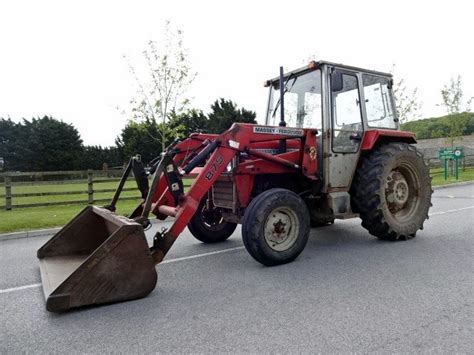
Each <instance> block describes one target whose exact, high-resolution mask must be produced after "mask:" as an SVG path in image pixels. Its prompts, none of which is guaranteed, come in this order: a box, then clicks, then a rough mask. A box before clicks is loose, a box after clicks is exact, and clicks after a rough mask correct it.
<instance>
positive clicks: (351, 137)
mask: <svg viewBox="0 0 474 355" xmlns="http://www.w3.org/2000/svg"><path fill="white" fill-rule="evenodd" d="M360 79H361V78H360V75H359V73H357V72H353V71H349V70H340V69H336V68H333V69H332V70H330V74H329V80H328V83H329V93H330V100H329V101H330V124H331V127H332V129H331V132H330V135H331V137H330V144H329V146H330V152H329V154H328V157H329V159H328V160H329V167H328V168H329V169H328V170H327V172H328V183H327V189H328V191H347V190H348V189H349V188H350V185H351V182H352V178H353V175H354V172H355V169H356V167H357V162H358V160H359V155H360V144H361V140H362V136H363V133H364V125H363V121H362V117H363V112H362V110H363V107H362V105H361V97H362V95H361V88H360Z"/></svg>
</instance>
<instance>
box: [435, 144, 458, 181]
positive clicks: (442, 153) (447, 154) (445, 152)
mask: <svg viewBox="0 0 474 355" xmlns="http://www.w3.org/2000/svg"><path fill="white" fill-rule="evenodd" d="M438 157H439V159H440V160H444V180H448V160H454V163H455V174H456V175H455V176H456V180H458V178H459V160H460V159H462V158H464V149H463V147H451V148H442V149H440V150H439V151H438Z"/></svg>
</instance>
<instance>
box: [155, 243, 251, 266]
mask: <svg viewBox="0 0 474 355" xmlns="http://www.w3.org/2000/svg"><path fill="white" fill-rule="evenodd" d="M244 248H245V247H243V246H242V247H234V248H228V249H223V250H216V251H210V252H209V253H202V254H196V255H190V256H183V257H181V258H175V259H169V260H164V261H162V262H161V263H160V264H158V265H163V264H169V263H174V262H177V261H183V260H189V259H196V258H202V257H204V256H210V255H216V254H222V253H227V252H229V251H234V250H241V249H244Z"/></svg>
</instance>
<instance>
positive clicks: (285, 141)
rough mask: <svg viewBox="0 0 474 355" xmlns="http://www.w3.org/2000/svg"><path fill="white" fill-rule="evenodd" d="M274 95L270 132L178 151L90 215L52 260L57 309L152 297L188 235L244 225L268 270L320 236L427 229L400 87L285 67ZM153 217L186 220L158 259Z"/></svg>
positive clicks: (424, 195)
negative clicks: (132, 191) (341, 223)
mask: <svg viewBox="0 0 474 355" xmlns="http://www.w3.org/2000/svg"><path fill="white" fill-rule="evenodd" d="M265 86H267V87H269V88H270V93H269V101H268V109H267V116H266V125H252V124H237V123H236V124H234V125H232V127H230V128H229V129H228V130H227V131H225V132H223V133H222V134H220V135H213V134H198V133H195V134H192V135H191V136H190V137H189V138H187V139H185V140H183V141H175V142H174V143H173V144H172V145H171V146H170V147H168V149H167V150H166V151H165V152H164V153H162V154H161V156H160V157H159V159H158V161H157V162H156V163H154V164H152V171H151V173H152V174H153V179H152V183H151V186H149V185H148V178H147V174H146V173H145V170H144V169H143V165H142V163H141V162H140V159H139V157H134V158H132V159H131V160H130V163H129V165H128V167H127V169H126V171H125V174H124V176H123V177H122V181H121V183H120V184H119V187H118V189H117V192H116V194H115V196H114V198H113V200H112V203H111V204H110V205H109V206H106V207H103V208H99V207H95V206H89V207H87V208H85V209H84V210H83V211H82V212H81V213H80V214H79V215H78V216H77V217H75V219H73V220H72V221H71V222H70V223H69V224H68V225H66V226H65V227H64V228H63V229H62V230H61V231H59V232H58V233H57V234H56V235H55V236H54V237H53V238H52V239H51V240H49V241H48V242H47V243H46V244H45V245H44V246H43V247H42V248H41V249H39V250H38V257H39V258H40V266H41V273H42V279H43V286H44V291H45V294H46V297H47V308H48V310H51V311H61V310H67V309H69V308H72V307H78V306H83V305H89V304H98V303H109V302H115V301H122V300H128V299H134V298H139V297H143V296H146V295H147V294H148V293H149V292H151V291H152V290H153V289H154V287H155V284H156V280H157V274H156V270H155V265H156V264H158V263H160V262H161V261H162V260H163V258H164V257H165V255H166V253H167V252H168V250H169V249H170V248H171V246H172V245H173V243H174V241H175V240H176V239H177V238H178V236H179V235H180V234H181V233H182V232H183V230H184V229H185V228H186V227H188V228H189V231H190V232H191V233H192V234H193V235H194V236H195V237H196V238H197V239H199V240H200V241H202V242H204V243H216V242H221V241H224V240H226V239H227V238H229V237H230V236H231V235H232V233H233V232H234V230H235V229H236V227H237V224H242V238H243V242H244V245H245V248H246V249H247V251H248V252H249V253H250V255H251V256H252V257H253V258H254V259H255V260H257V261H258V262H260V263H262V264H264V265H267V266H272V265H279V264H284V263H288V262H290V261H292V260H294V259H295V258H296V257H298V255H299V254H300V253H301V252H302V251H303V249H304V247H305V245H306V242H307V240H308V236H309V232H310V228H311V227H312V226H318V225H325V224H332V223H333V222H334V220H335V219H347V218H354V217H360V218H361V220H362V226H363V227H364V228H365V229H367V230H368V231H369V233H370V234H372V235H374V236H375V237H377V238H379V239H384V240H390V241H398V240H407V239H410V238H413V237H415V235H416V232H417V231H418V230H420V229H423V223H424V221H425V220H426V219H427V218H428V210H429V208H430V206H431V193H432V190H431V179H430V176H429V171H428V167H427V166H426V164H425V163H424V161H423V157H422V155H421V154H420V153H419V152H418V151H417V150H416V148H415V147H414V146H413V145H411V144H413V143H416V141H415V137H414V135H413V134H412V133H410V132H402V131H400V130H399V122H398V119H397V115H396V111H395V102H394V97H393V90H392V86H393V79H392V76H391V75H390V74H387V73H381V72H377V71H372V70H365V69H361V68H355V67H350V66H346V65H340V64H335V63H330V62H324V61H319V62H311V63H309V65H308V66H305V67H303V68H300V69H298V70H294V71H292V72H290V73H286V74H284V73H283V70H282V69H281V68H280V76H279V77H277V78H274V79H272V80H268V81H267V82H266V83H265ZM132 170H133V172H134V175H135V178H136V180H137V183H138V186H139V188H140V190H141V191H142V194H143V198H144V201H143V203H142V204H140V205H139V206H138V207H137V209H136V210H135V211H134V212H133V213H132V215H131V216H130V218H125V217H121V216H117V215H116V214H115V213H114V211H115V204H116V202H117V200H118V198H119V195H120V192H121V190H122V188H123V184H124V182H125V180H126V178H127V176H128V174H129V173H130V172H131V171H132ZM190 174H191V175H194V176H196V178H195V180H194V182H193V184H192V186H191V187H190V188H189V190H188V191H187V192H185V191H184V189H183V183H182V178H183V177H185V176H188V175H190ZM150 212H151V213H153V214H154V215H156V216H157V218H158V219H160V220H164V219H166V218H167V217H174V221H173V223H172V225H171V227H169V228H168V229H163V230H162V231H161V232H158V233H157V234H156V235H155V237H154V241H153V245H151V246H149V245H148V243H147V240H146V238H145V234H144V229H146V228H147V227H148V226H149V224H150V222H149V214H150Z"/></svg>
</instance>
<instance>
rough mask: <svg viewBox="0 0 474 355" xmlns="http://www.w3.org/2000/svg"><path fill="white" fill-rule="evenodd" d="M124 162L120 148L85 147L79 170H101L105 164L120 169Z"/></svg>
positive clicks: (79, 162)
mask: <svg viewBox="0 0 474 355" xmlns="http://www.w3.org/2000/svg"><path fill="white" fill-rule="evenodd" d="M124 161H125V159H123V157H122V155H121V154H120V150H119V149H118V147H101V146H100V145H99V146H97V145H93V146H84V147H83V152H82V154H81V157H80V158H79V161H78V166H77V168H78V169H80V170H85V169H94V170H101V169H102V168H103V166H104V163H106V164H107V165H108V166H109V167H118V166H122V165H123V163H124Z"/></svg>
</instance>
